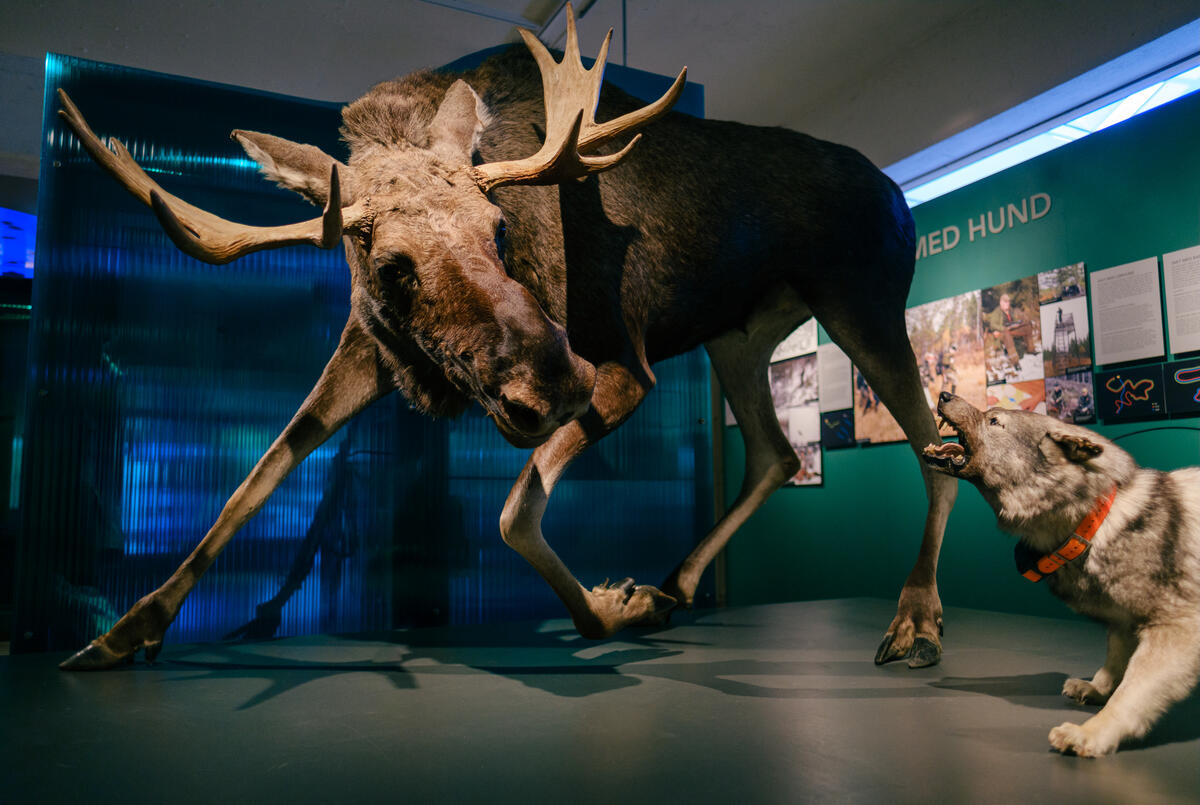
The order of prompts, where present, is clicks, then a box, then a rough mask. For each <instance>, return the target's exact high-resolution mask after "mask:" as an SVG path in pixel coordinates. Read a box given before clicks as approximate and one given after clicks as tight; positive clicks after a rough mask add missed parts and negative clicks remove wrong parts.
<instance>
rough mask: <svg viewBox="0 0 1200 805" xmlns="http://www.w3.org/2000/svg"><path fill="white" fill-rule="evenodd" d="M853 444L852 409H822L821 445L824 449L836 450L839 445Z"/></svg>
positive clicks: (849, 445) (850, 445)
mask: <svg viewBox="0 0 1200 805" xmlns="http://www.w3.org/2000/svg"><path fill="white" fill-rule="evenodd" d="M854 445H855V441H854V409H853V408H844V409H842V410H841V411H822V412H821V447H824V448H825V449H826V450H836V449H838V448H839V447H853V446H854Z"/></svg>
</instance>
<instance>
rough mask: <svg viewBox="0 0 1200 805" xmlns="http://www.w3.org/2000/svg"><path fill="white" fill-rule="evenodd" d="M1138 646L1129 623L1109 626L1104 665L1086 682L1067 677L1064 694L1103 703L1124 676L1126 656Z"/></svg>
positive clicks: (1076, 698)
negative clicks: (1106, 654)
mask: <svg viewBox="0 0 1200 805" xmlns="http://www.w3.org/2000/svg"><path fill="white" fill-rule="evenodd" d="M1135 648H1137V638H1136V637H1135V636H1134V634H1133V630H1131V629H1130V628H1129V627H1128V626H1125V625H1116V624H1114V625H1111V626H1109V627H1108V656H1107V657H1106V658H1105V660H1104V667H1103V668H1101V669H1100V670H1098V671H1096V673H1095V674H1094V675H1093V676H1092V680H1091V681H1090V682H1089V681H1088V680H1086V679H1068V680H1067V681H1066V682H1065V683H1064V684H1063V690H1062V692H1063V696H1066V697H1067V698H1068V699H1071V700H1073V701H1075V702H1076V703H1077V704H1104V703H1105V702H1107V701H1108V697H1109V696H1111V695H1112V692H1113V691H1114V690H1116V688H1117V685H1119V684H1121V680H1122V679H1123V678H1124V677H1125V668H1126V666H1128V665H1129V657H1130V656H1131V655H1132V654H1133V650H1134V649H1135Z"/></svg>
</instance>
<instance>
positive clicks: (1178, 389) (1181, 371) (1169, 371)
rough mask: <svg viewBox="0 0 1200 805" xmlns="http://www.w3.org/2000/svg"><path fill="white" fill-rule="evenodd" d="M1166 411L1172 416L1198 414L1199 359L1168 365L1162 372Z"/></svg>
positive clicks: (1199, 404) (1199, 399)
mask: <svg viewBox="0 0 1200 805" xmlns="http://www.w3.org/2000/svg"><path fill="white" fill-rule="evenodd" d="M1163 388H1164V389H1166V398H1167V411H1169V412H1170V413H1172V414H1196V413H1200V358H1193V359H1192V360H1190V361H1175V362H1174V363H1168V364H1167V365H1166V366H1165V367H1164V370H1163Z"/></svg>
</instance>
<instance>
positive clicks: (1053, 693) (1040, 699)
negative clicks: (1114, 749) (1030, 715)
mask: <svg viewBox="0 0 1200 805" xmlns="http://www.w3.org/2000/svg"><path fill="white" fill-rule="evenodd" d="M1066 680H1067V675H1066V674H1061V673H1043V674H1023V675H1016V676H985V677H946V678H944V679H939V680H937V681H936V682H930V683H929V685H930V687H934V688H938V689H940V690H954V691H961V692H964V693H980V694H983V695H985V696H994V697H996V698H1000V699H1004V700H1005V701H1007V702H1011V703H1012V704H1017V705H1021V706H1023V707H1036V708H1039V709H1044V710H1063V711H1066V712H1067V713H1068V714H1070V713H1074V714H1075V715H1068V716H1067V718H1065V720H1066V721H1073V722H1077V723H1082V722H1084V721H1086V720H1087V719H1089V718H1091V717H1092V716H1093V715H1095V714H1096V713H1098V712H1100V707H1098V706H1094V705H1077V704H1074V703H1072V702H1070V701H1068V700H1067V699H1066V698H1064V697H1063V696H1062V686H1063V683H1064V682H1065V681H1066ZM1197 739H1200V691H1198V692H1195V693H1193V694H1192V695H1191V696H1190V697H1188V698H1187V699H1185V700H1184V701H1182V702H1180V703H1179V704H1177V705H1175V706H1174V707H1172V708H1171V709H1170V710H1168V711H1167V712H1166V714H1165V715H1164V716H1163V717H1162V719H1161V720H1160V721H1159V722H1158V723H1157V724H1155V725H1154V727H1153V728H1152V729H1151V730H1150V734H1149V735H1147V736H1146V738H1145V739H1143V740H1141V741H1135V742H1131V743H1130V744H1128V746H1127V747H1123V748H1122V751H1126V750H1127V749H1138V748H1150V747H1154V746H1164V745H1166V744H1172V743H1186V742H1188V741H1195V740H1197Z"/></svg>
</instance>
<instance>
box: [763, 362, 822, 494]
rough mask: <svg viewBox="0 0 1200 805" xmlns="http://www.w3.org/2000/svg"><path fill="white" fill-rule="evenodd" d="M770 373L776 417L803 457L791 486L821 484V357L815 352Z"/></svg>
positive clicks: (774, 367) (772, 368)
mask: <svg viewBox="0 0 1200 805" xmlns="http://www.w3.org/2000/svg"><path fill="white" fill-rule="evenodd" d="M769 371H770V379H771V400H772V402H773V403H774V405H775V415H776V416H777V417H778V418H779V424H780V426H781V427H782V428H783V432H784V433H785V434H786V435H787V438H788V442H789V443H791V445H792V447H793V448H794V449H795V451H796V454H797V455H798V456H800V471H799V472H797V473H796V475H795V476H793V477H792V479H791V480H789V481H787V484H789V485H793V486H812V485H817V484H820V483H821V455H820V453H821V412H820V411H819V410H818V408H817V389H818V383H817V354H816V353H815V352H813V353H810V354H808V355H801V356H800V357H797V358H789V359H787V360H784V361H779V362H777V363H773V364H771V366H770V370H769ZM814 454H815V455H814Z"/></svg>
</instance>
